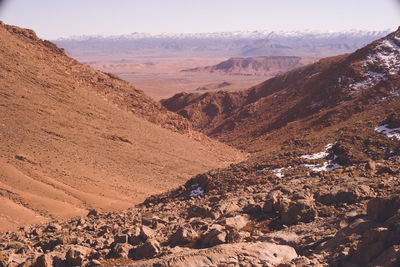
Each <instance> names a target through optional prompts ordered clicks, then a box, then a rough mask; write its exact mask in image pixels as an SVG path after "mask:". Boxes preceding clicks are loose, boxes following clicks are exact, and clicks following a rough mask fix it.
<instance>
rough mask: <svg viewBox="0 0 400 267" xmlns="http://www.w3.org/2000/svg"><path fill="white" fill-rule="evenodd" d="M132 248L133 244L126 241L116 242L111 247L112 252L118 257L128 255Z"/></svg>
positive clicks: (126, 256)
mask: <svg viewBox="0 0 400 267" xmlns="http://www.w3.org/2000/svg"><path fill="white" fill-rule="evenodd" d="M132 248H133V246H131V245H130V244H128V243H118V244H116V245H115V246H114V248H113V250H112V251H113V253H114V255H115V256H116V257H118V258H121V257H122V258H128V255H129V251H130V250H131V249H132Z"/></svg>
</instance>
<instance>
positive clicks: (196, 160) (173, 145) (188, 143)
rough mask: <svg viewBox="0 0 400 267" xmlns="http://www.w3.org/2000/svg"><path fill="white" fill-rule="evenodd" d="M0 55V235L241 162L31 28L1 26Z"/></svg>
mask: <svg viewBox="0 0 400 267" xmlns="http://www.w3.org/2000/svg"><path fill="white" fill-rule="evenodd" d="M0 56H1V61H0V140H1V145H0V198H1V201H0V230H6V229H11V228H14V229H15V227H16V226H18V225H24V224H27V223H38V222H43V221H48V220H50V219H53V218H69V217H71V216H76V215H82V214H86V213H87V210H88V209H90V208H99V209H104V210H119V209H123V208H127V207H130V206H132V205H133V204H134V203H138V202H140V201H143V200H144V199H145V197H146V196H149V195H150V194H154V193H157V192H162V191H165V190H168V189H170V188H173V187H175V186H178V185H179V184H181V183H183V182H184V181H185V180H186V179H188V178H189V177H191V176H192V175H194V174H196V173H199V172H203V171H205V170H208V169H210V168H216V167H222V166H225V165H227V164H229V163H231V162H233V161H237V160H239V159H241V158H242V154H241V153H240V152H238V151H236V150H235V149H232V148H230V147H228V146H226V145H222V144H219V143H218V142H215V141H212V140H211V139H209V138H208V137H206V136H204V135H202V134H199V133H196V132H195V131H192V130H191V129H190V127H189V123H188V122H187V121H186V119H184V118H182V117H181V116H179V115H176V114H174V113H172V112H169V111H167V110H166V109H165V108H163V107H162V106H161V105H160V104H159V103H157V102H155V101H153V100H152V99H151V98H149V97H147V96H146V95H145V94H144V93H143V92H142V91H140V90H138V89H136V88H134V87H133V86H131V85H130V84H128V83H127V82H125V81H122V80H120V79H119V78H118V77H115V76H113V75H112V74H107V73H102V72H98V71H95V70H93V69H91V68H90V67H88V66H85V65H82V64H80V63H79V62H77V61H76V60H74V59H72V58H69V57H68V56H66V55H65V54H64V51H63V50H62V49H59V48H58V47H57V46H55V45H54V44H52V43H50V42H48V41H42V40H40V39H39V38H38V37H36V35H35V33H34V32H33V31H31V30H26V29H21V28H18V27H14V26H8V25H4V24H1V25H0ZM171 130H172V131H171Z"/></svg>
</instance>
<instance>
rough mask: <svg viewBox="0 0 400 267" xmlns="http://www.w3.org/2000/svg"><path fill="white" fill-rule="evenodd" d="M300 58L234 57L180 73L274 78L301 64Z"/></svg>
mask: <svg viewBox="0 0 400 267" xmlns="http://www.w3.org/2000/svg"><path fill="white" fill-rule="evenodd" d="M300 61H301V58H300V57H279V56H275V57H247V58H240V57H234V58H230V59H228V60H226V61H223V62H221V63H218V64H216V65H213V66H206V67H198V68H193V69H186V70H182V72H206V73H223V74H230V75H262V76H270V77H272V76H275V75H276V74H278V73H280V72H286V71H289V70H291V69H294V68H296V67H300V66H302V65H303V64H301V63H300Z"/></svg>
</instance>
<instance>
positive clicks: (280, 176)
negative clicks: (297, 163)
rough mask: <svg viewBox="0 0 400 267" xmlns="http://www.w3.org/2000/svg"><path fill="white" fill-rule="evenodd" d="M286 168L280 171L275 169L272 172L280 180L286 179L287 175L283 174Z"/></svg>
mask: <svg viewBox="0 0 400 267" xmlns="http://www.w3.org/2000/svg"><path fill="white" fill-rule="evenodd" d="M284 169H285V168H279V169H273V170H271V171H272V172H273V173H274V174H275V175H276V177H278V178H283V177H285V175H284V174H283V173H282V171H283V170H284Z"/></svg>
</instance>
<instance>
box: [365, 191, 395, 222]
mask: <svg viewBox="0 0 400 267" xmlns="http://www.w3.org/2000/svg"><path fill="white" fill-rule="evenodd" d="M399 208H400V198H399V197H393V198H374V199H371V200H370V201H369V202H368V204H367V214H368V216H370V217H371V218H373V219H374V220H375V221H378V222H382V221H385V220H387V219H389V218H390V217H392V216H393V215H395V214H396V213H397V211H398V210H399Z"/></svg>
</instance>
